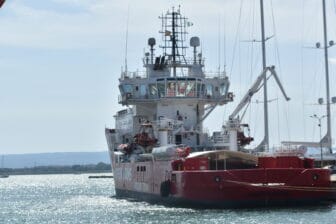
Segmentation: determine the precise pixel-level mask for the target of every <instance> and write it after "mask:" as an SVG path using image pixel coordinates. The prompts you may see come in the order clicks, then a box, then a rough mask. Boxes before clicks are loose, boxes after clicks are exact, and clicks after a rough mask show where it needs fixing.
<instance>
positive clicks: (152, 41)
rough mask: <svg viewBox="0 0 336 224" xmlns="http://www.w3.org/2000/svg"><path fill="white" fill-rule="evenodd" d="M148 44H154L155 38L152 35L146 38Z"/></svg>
mask: <svg viewBox="0 0 336 224" xmlns="http://www.w3.org/2000/svg"><path fill="white" fill-rule="evenodd" d="M148 45H149V46H154V45H155V38H154V37H151V38H149V39H148Z"/></svg>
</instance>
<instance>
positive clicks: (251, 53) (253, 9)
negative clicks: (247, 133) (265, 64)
mask: <svg viewBox="0 0 336 224" xmlns="http://www.w3.org/2000/svg"><path fill="white" fill-rule="evenodd" d="M252 4H253V6H252V25H251V30H250V39H252V38H253V36H254V25H255V24H254V22H255V17H254V15H255V0H254V1H253V3H252ZM253 54H254V42H253V41H252V42H251V52H250V57H251V64H250V80H249V82H250V83H252V75H253ZM251 112H252V108H251V107H249V121H251Z"/></svg>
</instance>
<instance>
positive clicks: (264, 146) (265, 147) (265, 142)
mask: <svg viewBox="0 0 336 224" xmlns="http://www.w3.org/2000/svg"><path fill="white" fill-rule="evenodd" d="M260 20H261V48H262V68H263V71H264V70H265V69H266V46H265V42H266V39H265V24H264V1H263V0H260ZM263 84H264V91H263V92H264V130H265V135H264V139H263V140H262V141H261V143H260V145H259V146H258V147H257V148H260V147H261V149H262V151H266V150H268V146H269V134H268V105H267V104H268V97H267V77H266V76H265V77H264V81H263Z"/></svg>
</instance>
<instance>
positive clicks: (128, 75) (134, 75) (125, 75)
mask: <svg viewBox="0 0 336 224" xmlns="http://www.w3.org/2000/svg"><path fill="white" fill-rule="evenodd" d="M146 78H148V75H147V72H146V71H135V72H126V71H123V72H121V79H122V80H125V79H146Z"/></svg>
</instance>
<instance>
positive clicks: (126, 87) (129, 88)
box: [122, 84, 133, 93]
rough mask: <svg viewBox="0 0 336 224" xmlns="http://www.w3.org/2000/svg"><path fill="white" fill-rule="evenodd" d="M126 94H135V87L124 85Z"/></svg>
mask: <svg viewBox="0 0 336 224" xmlns="http://www.w3.org/2000/svg"><path fill="white" fill-rule="evenodd" d="M122 87H123V91H124V93H133V86H132V85H130V84H124V85H123V86H122Z"/></svg>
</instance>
